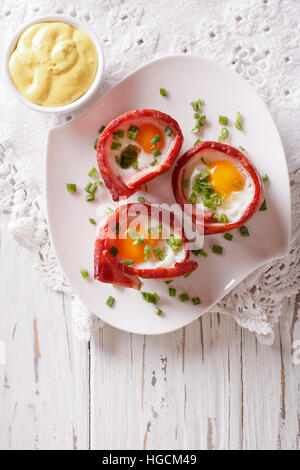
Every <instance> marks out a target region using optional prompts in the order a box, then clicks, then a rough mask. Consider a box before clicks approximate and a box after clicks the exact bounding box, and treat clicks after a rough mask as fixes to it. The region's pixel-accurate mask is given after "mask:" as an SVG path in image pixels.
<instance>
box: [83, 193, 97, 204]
mask: <svg viewBox="0 0 300 470" xmlns="http://www.w3.org/2000/svg"><path fill="white" fill-rule="evenodd" d="M85 200H86V201H87V202H91V201H94V200H95V196H94V194H88V195H87V196H86V197H85Z"/></svg>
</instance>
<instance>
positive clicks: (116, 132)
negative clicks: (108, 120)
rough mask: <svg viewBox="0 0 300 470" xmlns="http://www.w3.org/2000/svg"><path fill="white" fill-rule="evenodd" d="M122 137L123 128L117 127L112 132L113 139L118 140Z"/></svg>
mask: <svg viewBox="0 0 300 470" xmlns="http://www.w3.org/2000/svg"><path fill="white" fill-rule="evenodd" d="M123 137H124V130H123V129H118V130H117V131H115V132H114V133H113V139H114V140H118V139H122V138H123Z"/></svg>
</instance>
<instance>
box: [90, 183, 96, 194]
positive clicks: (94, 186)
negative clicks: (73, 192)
mask: <svg viewBox="0 0 300 470" xmlns="http://www.w3.org/2000/svg"><path fill="white" fill-rule="evenodd" d="M97 189H98V185H97V184H96V183H94V184H92V185H91V187H90V190H89V193H90V194H94V193H95V192H96V191H97Z"/></svg>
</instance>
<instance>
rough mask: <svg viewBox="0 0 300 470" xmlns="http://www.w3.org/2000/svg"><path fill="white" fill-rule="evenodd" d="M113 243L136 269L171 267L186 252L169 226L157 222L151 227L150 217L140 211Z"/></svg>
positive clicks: (120, 255)
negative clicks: (142, 214) (149, 224)
mask: <svg viewBox="0 0 300 470" xmlns="http://www.w3.org/2000/svg"><path fill="white" fill-rule="evenodd" d="M113 246H114V247H115V248H116V250H117V254H116V256H117V257H118V259H119V260H120V261H121V262H123V263H124V262H125V263H126V264H128V265H131V266H132V267H134V268H137V269H157V268H170V267H172V266H174V265H175V264H176V263H180V262H182V261H184V259H185V256H186V253H185V249H184V247H183V243H182V240H181V239H180V238H179V237H178V236H177V235H175V234H174V233H172V232H171V233H170V227H168V226H167V225H164V224H158V223H157V224H156V223H153V224H152V226H151V227H149V226H148V218H147V217H145V216H141V215H140V216H138V217H136V218H134V219H132V220H131V222H130V224H129V227H126V228H125V229H124V230H122V231H120V233H119V236H118V237H117V238H116V239H115V240H113Z"/></svg>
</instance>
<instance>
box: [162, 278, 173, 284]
mask: <svg viewBox="0 0 300 470" xmlns="http://www.w3.org/2000/svg"><path fill="white" fill-rule="evenodd" d="M171 282H173V279H170V280H169V281H164V283H165V284H167V285H168V284H171Z"/></svg>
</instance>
